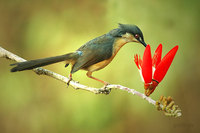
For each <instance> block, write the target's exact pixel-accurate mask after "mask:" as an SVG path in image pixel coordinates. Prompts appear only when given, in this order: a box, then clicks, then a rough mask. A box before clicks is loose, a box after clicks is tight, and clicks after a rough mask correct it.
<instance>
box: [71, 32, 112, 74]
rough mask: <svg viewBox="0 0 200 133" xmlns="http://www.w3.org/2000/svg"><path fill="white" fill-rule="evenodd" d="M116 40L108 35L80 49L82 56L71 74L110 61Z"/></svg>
mask: <svg viewBox="0 0 200 133" xmlns="http://www.w3.org/2000/svg"><path fill="white" fill-rule="evenodd" d="M113 42H114V39H113V38H112V37H110V36H108V35H104V36H101V37H98V38H96V39H94V40H92V41H90V42H88V43H86V44H85V45H83V46H82V47H80V48H79V49H78V51H82V56H80V57H79V58H78V60H77V61H76V63H75V64H74V66H73V67H72V71H71V73H74V72H76V71H78V70H79V69H87V67H89V66H91V65H93V64H96V63H98V62H101V61H103V60H106V59H109V58H110V57H111V56H112V47H113Z"/></svg>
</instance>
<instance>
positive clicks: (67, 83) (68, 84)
mask: <svg viewBox="0 0 200 133" xmlns="http://www.w3.org/2000/svg"><path fill="white" fill-rule="evenodd" d="M70 81H72V78H70V79H69V80H68V81H67V88H68V87H69V83H70Z"/></svg>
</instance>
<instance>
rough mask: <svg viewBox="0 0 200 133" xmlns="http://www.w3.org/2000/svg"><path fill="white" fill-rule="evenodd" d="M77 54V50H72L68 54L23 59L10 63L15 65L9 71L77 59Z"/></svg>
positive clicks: (78, 54)
mask: <svg viewBox="0 0 200 133" xmlns="http://www.w3.org/2000/svg"><path fill="white" fill-rule="evenodd" d="M79 56H80V53H79V52H74V53H69V54H65V55H60V56H54V57H48V58H42V59H36V60H30V61H25V62H18V63H14V64H11V66H15V65H16V66H15V67H14V68H12V69H11V70H10V71H11V72H16V71H23V70H30V69H34V68H37V67H41V66H46V65H49V64H53V63H57V62H61V61H65V60H73V59H77V58H78V57H79Z"/></svg>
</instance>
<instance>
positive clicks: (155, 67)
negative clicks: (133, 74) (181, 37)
mask: <svg viewBox="0 0 200 133" xmlns="http://www.w3.org/2000/svg"><path fill="white" fill-rule="evenodd" d="M177 50H178V45H177V46H175V47H174V48H172V49H171V50H170V51H169V52H168V53H167V54H166V55H165V56H164V57H163V59H162V60H161V56H162V44H160V45H159V46H158V47H157V49H156V51H155V53H154V56H153V58H152V57H151V48H150V45H147V47H146V48H145V51H144V54H143V59H142V60H141V58H140V56H138V55H137V54H136V55H135V56H134V61H135V64H136V65H137V67H138V69H139V71H140V75H141V77H142V80H143V81H144V88H145V95H146V96H149V95H150V94H151V93H153V91H154V90H155V88H156V86H157V85H158V84H159V83H160V82H161V81H162V80H163V78H164V77H165V75H166V73H167V71H168V69H169V67H170V65H171V63H172V61H173V59H174V56H175V55H176V52H177Z"/></svg>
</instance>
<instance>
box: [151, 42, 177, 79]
mask: <svg viewBox="0 0 200 133" xmlns="http://www.w3.org/2000/svg"><path fill="white" fill-rule="evenodd" d="M177 50H178V45H177V46H175V47H174V48H173V49H171V50H170V51H169V52H168V53H167V54H166V55H165V57H163V59H162V60H161V62H160V63H159V65H158V66H157V68H156V70H155V72H154V76H153V79H155V80H157V81H158V82H161V81H162V79H163V78H164V76H165V75H166V73H167V71H168V69H169V67H170V65H171V63H172V61H173V59H174V56H175V55H176V52H177Z"/></svg>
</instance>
